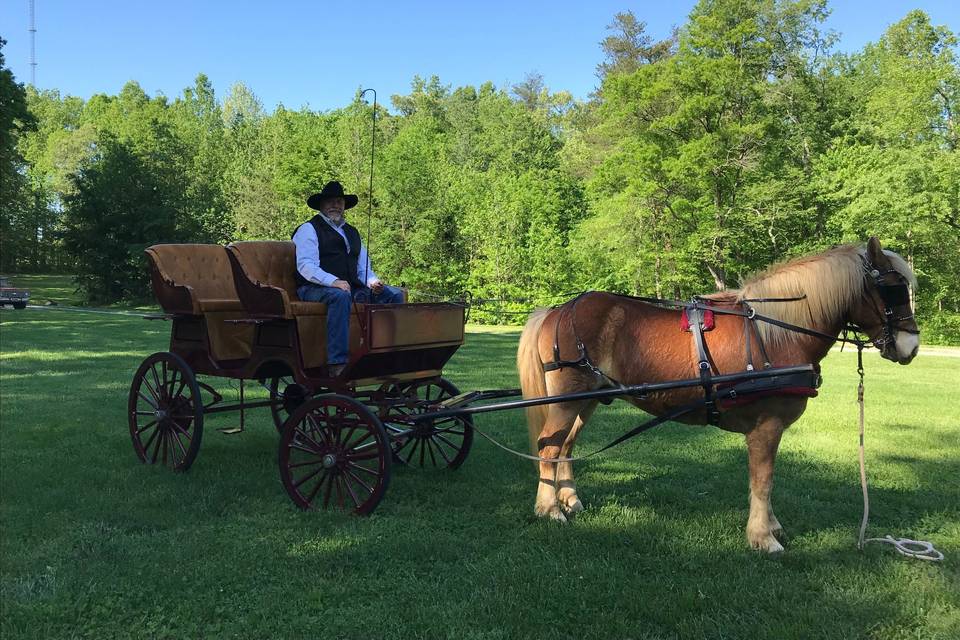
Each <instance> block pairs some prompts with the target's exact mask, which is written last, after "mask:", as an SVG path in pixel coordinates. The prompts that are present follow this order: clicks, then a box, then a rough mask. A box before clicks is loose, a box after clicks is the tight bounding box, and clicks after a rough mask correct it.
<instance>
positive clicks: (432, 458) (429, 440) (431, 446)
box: [427, 438, 450, 467]
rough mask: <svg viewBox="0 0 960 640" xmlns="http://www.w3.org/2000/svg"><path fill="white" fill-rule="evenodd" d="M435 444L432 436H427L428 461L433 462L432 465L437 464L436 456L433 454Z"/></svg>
mask: <svg viewBox="0 0 960 640" xmlns="http://www.w3.org/2000/svg"><path fill="white" fill-rule="evenodd" d="M436 446H437V445H436V443H434V441H433V438H427V447H428V448H429V450H430V462H431V463H432V464H433V466H435V467H436V466H437V457H436V456H435V455H433V449H434V447H436ZM447 462H450V461H449V460H447Z"/></svg>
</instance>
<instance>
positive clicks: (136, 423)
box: [127, 352, 203, 471]
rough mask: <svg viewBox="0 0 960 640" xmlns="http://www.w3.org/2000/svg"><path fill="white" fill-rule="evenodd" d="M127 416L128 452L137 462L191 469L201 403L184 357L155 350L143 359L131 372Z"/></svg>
mask: <svg viewBox="0 0 960 640" xmlns="http://www.w3.org/2000/svg"><path fill="white" fill-rule="evenodd" d="M127 414H128V421H129V423H130V437H131V438H132V439H133V451H134V453H136V454H137V457H138V458H140V460H141V461H142V462H144V463H146V464H156V463H157V462H159V463H161V464H162V465H164V466H166V467H169V468H170V469H172V470H173V471H186V470H187V469H189V468H190V465H192V464H193V461H194V459H195V458H196V457H197V453H198V452H199V451H200V439H201V438H202V437H203V401H202V399H201V398H200V386H199V385H198V384H197V378H196V376H195V375H194V374H193V370H191V369H190V365H188V364H187V363H186V362H184V361H183V358H181V357H180V356H178V355H177V354H175V353H167V352H160V353H155V354H153V355H152V356H150V357H148V358H147V359H146V360H144V361H143V363H142V364H141V365H140V368H139V369H137V372H136V373H135V374H133V383H132V384H131V385H130V397H129V399H128V402H127Z"/></svg>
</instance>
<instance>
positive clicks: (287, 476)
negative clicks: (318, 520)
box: [279, 394, 391, 515]
mask: <svg viewBox="0 0 960 640" xmlns="http://www.w3.org/2000/svg"><path fill="white" fill-rule="evenodd" d="M279 462H280V479H281V481H282V482H283V486H284V488H285V489H286V490H287V494H288V495H289V496H290V498H291V499H292V500H293V502H294V504H296V505H297V506H298V507H300V508H301V509H340V510H352V511H353V512H354V513H357V514H359V515H367V514H369V513H370V512H371V511H373V510H374V509H375V508H376V507H377V505H378V504H380V500H381V499H383V495H384V493H386V490H387V485H388V484H389V482H390V462H391V455H390V443H389V440H388V439H387V434H386V432H385V431H384V429H383V425H382V424H381V423H380V420H379V419H378V418H377V417H376V416H375V415H373V413H371V412H370V410H369V409H367V408H366V407H365V406H363V405H362V404H360V403H359V402H356V401H355V400H353V399H351V398H348V397H346V396H340V395H332V394H331V395H323V396H317V397H315V398H313V399H311V400H309V401H307V402H305V403H304V404H302V405H300V407H298V408H297V409H296V410H295V411H294V412H293V414H292V415H291V416H290V418H289V419H288V420H287V422H286V426H285V427H284V430H283V435H282V436H281V437H280V455H279Z"/></svg>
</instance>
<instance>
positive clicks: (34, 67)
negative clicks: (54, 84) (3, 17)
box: [21, 0, 37, 87]
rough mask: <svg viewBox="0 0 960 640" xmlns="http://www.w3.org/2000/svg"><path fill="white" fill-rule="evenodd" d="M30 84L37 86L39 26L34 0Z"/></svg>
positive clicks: (31, 8)
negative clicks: (36, 19) (35, 17)
mask: <svg viewBox="0 0 960 640" xmlns="http://www.w3.org/2000/svg"><path fill="white" fill-rule="evenodd" d="M21 6H22V5H21ZM30 84H32V85H33V86H34V87H36V86H37V25H36V21H35V20H34V12H33V0H30Z"/></svg>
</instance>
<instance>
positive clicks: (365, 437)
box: [343, 430, 377, 451]
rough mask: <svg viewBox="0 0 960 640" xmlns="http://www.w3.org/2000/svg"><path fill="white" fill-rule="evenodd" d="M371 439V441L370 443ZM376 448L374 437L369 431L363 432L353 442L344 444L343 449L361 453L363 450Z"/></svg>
mask: <svg viewBox="0 0 960 640" xmlns="http://www.w3.org/2000/svg"><path fill="white" fill-rule="evenodd" d="M371 438H373V440H372V441H371ZM375 446H377V441H376V437H375V436H374V434H373V433H371V432H370V431H367V430H364V431H363V432H362V433H361V434H360V437H359V438H357V439H356V440H354V441H353V442H351V443H349V444H346V443H345V444H344V445H343V448H344V449H345V450H347V451H362V450H364V449H369V448H370V447H375Z"/></svg>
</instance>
